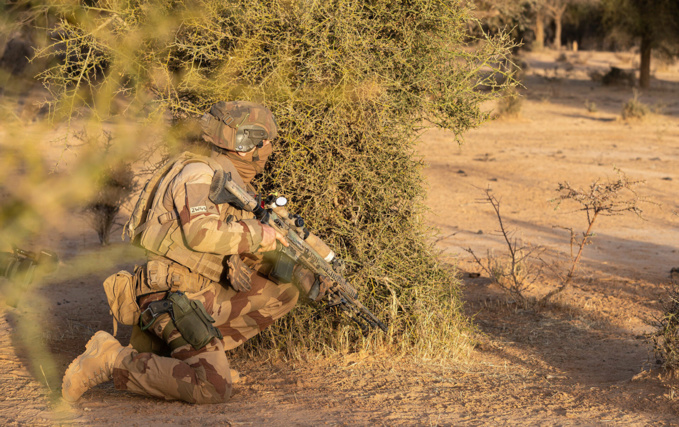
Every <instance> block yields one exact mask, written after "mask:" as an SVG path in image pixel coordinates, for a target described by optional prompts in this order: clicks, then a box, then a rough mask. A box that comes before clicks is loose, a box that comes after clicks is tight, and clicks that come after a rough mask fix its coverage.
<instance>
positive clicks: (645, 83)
mask: <svg viewBox="0 0 679 427" xmlns="http://www.w3.org/2000/svg"><path fill="white" fill-rule="evenodd" d="M650 85H651V40H650V39H649V38H648V37H647V36H643V37H642V38H641V64H640V65H639V87H640V88H642V89H648V87H649V86H650Z"/></svg>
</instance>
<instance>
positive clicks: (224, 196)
mask: <svg viewBox="0 0 679 427" xmlns="http://www.w3.org/2000/svg"><path fill="white" fill-rule="evenodd" d="M210 195H211V199H212V200H213V201H214V200H215V199H217V200H219V201H220V202H231V203H235V204H237V205H238V206H239V207H240V208H242V209H243V210H246V211H249V212H252V213H254V214H255V216H256V217H257V218H258V219H259V220H260V221H261V222H262V223H263V224H267V225H269V226H271V227H273V228H274V229H275V230H276V231H278V232H279V233H281V234H282V235H283V236H285V238H286V239H287V240H288V242H289V244H290V246H288V247H285V246H283V245H282V244H280V242H278V244H277V248H276V252H275V254H274V256H275V257H276V262H275V263H274V271H272V275H273V276H274V277H277V278H279V279H281V280H283V281H290V280H291V278H292V269H293V268H294V266H295V264H301V265H302V266H304V267H305V268H307V269H308V270H310V271H312V272H313V273H314V274H316V275H318V276H324V277H326V278H328V279H329V280H330V281H332V283H333V284H332V286H331V287H330V289H329V290H328V294H327V297H326V298H325V300H326V302H327V303H328V305H330V306H337V307H339V308H340V309H341V310H342V311H343V312H344V313H345V314H347V315H348V316H349V317H350V318H351V319H352V320H353V321H355V322H356V323H358V324H359V325H360V327H361V330H362V331H363V332H364V333H365V332H367V331H368V330H369V329H375V328H380V329H381V330H382V331H384V332H387V326H386V325H385V324H384V323H382V322H381V321H380V320H379V319H378V318H377V317H376V316H375V315H374V314H373V313H372V312H370V310H368V309H367V308H366V307H365V306H364V305H363V304H361V302H360V301H359V300H358V292H357V291H356V289H354V287H353V286H351V285H350V284H349V283H348V282H347V281H346V279H344V277H343V276H342V275H341V274H340V273H338V271H337V270H340V268H341V267H340V266H341V265H342V262H341V260H340V259H339V258H337V257H336V256H335V253H334V252H333V251H332V250H331V249H330V248H329V247H328V246H327V245H326V244H325V243H324V242H323V241H322V240H321V239H320V238H319V237H318V236H316V235H314V234H312V233H310V232H309V230H308V229H307V228H306V227H305V226H304V220H303V219H302V218H300V217H299V215H292V214H290V213H289V212H288V211H287V209H286V208H285V205H286V203H287V200H286V199H285V198H284V197H274V196H270V197H268V198H267V199H266V200H265V201H264V202H262V200H261V199H260V198H259V197H257V198H255V197H253V196H252V195H250V193H248V192H247V191H246V190H245V189H243V188H242V187H240V186H239V185H238V184H236V183H235V182H234V181H233V180H232V179H231V173H225V172H223V171H217V172H216V173H215V177H214V179H213V181H212V185H211V188H210ZM309 296H310V297H311V298H314V297H315V295H311V294H310V295H309Z"/></svg>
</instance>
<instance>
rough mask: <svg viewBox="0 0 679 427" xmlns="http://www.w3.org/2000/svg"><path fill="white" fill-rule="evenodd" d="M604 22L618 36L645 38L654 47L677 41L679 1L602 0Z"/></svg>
mask: <svg viewBox="0 0 679 427" xmlns="http://www.w3.org/2000/svg"><path fill="white" fill-rule="evenodd" d="M602 3H603V9H604V23H605V24H606V25H607V26H608V27H609V28H610V29H611V30H613V31H615V32H616V35H617V36H618V37H624V36H625V35H627V36H631V37H635V38H636V37H640V38H647V39H648V40H649V41H651V42H652V43H653V47H660V46H661V45H664V46H666V47H669V46H668V45H667V44H665V43H666V42H670V43H673V44H675V45H676V44H677V43H679V4H678V3H677V2H676V1H675V0H654V1H647V0H603V1H602Z"/></svg>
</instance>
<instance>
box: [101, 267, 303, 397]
mask: <svg viewBox="0 0 679 427" xmlns="http://www.w3.org/2000/svg"><path fill="white" fill-rule="evenodd" d="M260 271H261V269H260ZM260 271H256V270H255V271H253V273H252V276H251V281H250V283H251V285H252V288H251V289H250V290H249V291H247V292H236V291H235V290H233V289H231V288H230V287H225V286H224V285H221V284H219V283H216V282H210V281H208V282H206V284H205V285H204V286H203V287H202V288H203V289H202V290H201V291H199V292H197V293H195V294H187V296H188V297H189V298H190V299H193V300H199V301H200V302H202V303H203V305H204V306H205V309H206V310H207V312H208V313H209V314H210V315H211V316H212V317H213V318H214V319H215V326H217V327H218V329H219V330H220V332H221V333H222V335H223V338H222V339H218V338H213V339H212V341H211V342H210V343H209V344H208V345H207V346H205V347H203V348H201V349H198V350H196V349H194V348H193V347H192V346H191V345H190V344H186V341H184V340H183V339H181V335H180V334H179V331H177V329H176V328H175V327H174V324H173V322H172V320H171V319H170V316H169V315H168V314H163V315H161V316H159V317H158V318H157V319H156V321H155V322H154V324H153V326H152V327H151V328H150V329H149V330H147V331H146V333H148V332H149V331H153V334H155V335H156V336H158V337H160V338H161V339H163V341H165V342H166V343H167V344H168V345H169V346H170V348H171V349H172V350H171V354H170V357H163V356H160V355H158V354H154V353H139V352H137V351H135V350H133V349H132V348H126V349H125V350H124V351H123V352H122V353H121V354H120V355H119V356H118V358H117V360H116V362H115V363H114V369H113V380H114V383H115V387H116V388H117V389H119V390H128V391H130V392H133V393H137V394H142V395H146V396H154V397H159V398H163V399H166V400H183V401H185V402H189V403H221V402H225V401H226V400H228V399H229V397H230V395H231V389H232V379H231V374H230V368H229V361H228V360H227V357H226V354H225V353H224V352H225V350H231V349H233V348H236V347H238V346H239V345H241V344H243V343H244V342H245V341H247V340H248V339H250V338H252V337H254V336H255V335H257V334H258V333H259V332H261V331H262V330H264V329H265V328H267V327H268V326H270V325H271V324H272V323H273V322H274V321H275V320H276V319H278V318H280V317H282V316H283V315H285V314H286V313H288V312H289V311H290V310H291V309H292V308H293V307H294V305H295V304H296V303H297V298H298V296H299V291H298V290H297V288H296V287H295V286H294V285H292V284H290V283H287V284H277V283H275V282H273V281H271V280H269V279H268V278H267V277H266V275H265V274H263V273H261V272H260ZM164 296H165V293H162V294H151V295H148V296H145V297H142V298H141V299H140V305H141V306H142V309H143V308H144V307H145V306H147V305H148V304H149V303H150V302H152V301H155V300H158V299H161V298H163V297H164ZM176 343H180V344H179V345H177V344H176Z"/></svg>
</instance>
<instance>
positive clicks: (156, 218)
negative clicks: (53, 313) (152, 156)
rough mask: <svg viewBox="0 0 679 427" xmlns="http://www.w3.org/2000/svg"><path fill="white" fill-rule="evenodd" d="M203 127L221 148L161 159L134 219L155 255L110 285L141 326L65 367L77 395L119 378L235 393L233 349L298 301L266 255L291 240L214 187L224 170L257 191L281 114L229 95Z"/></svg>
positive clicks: (196, 397)
mask: <svg viewBox="0 0 679 427" xmlns="http://www.w3.org/2000/svg"><path fill="white" fill-rule="evenodd" d="M201 126H202V129H203V138H204V139H205V140H207V141H208V142H210V143H211V147H212V154H211V156H210V157H206V156H199V155H195V154H191V153H184V154H182V155H180V156H179V157H178V158H177V159H175V160H174V161H171V162H170V163H168V164H167V165H165V166H164V167H162V168H161V169H160V170H159V171H158V172H157V173H156V174H155V175H154V177H152V178H151V179H150V180H149V182H148V183H147V185H146V187H145V188H144V190H143V191H142V194H141V195H140V200H139V201H138V202H137V206H136V207H135V210H134V212H133V214H132V218H131V219H130V222H129V223H128V226H127V227H126V228H127V229H128V232H129V233H130V234H131V237H132V240H133V242H134V243H136V244H138V245H141V246H142V247H144V248H145V249H146V250H147V251H148V254H149V259H148V262H147V263H146V264H145V265H144V266H142V267H138V268H137V269H136V270H135V273H134V275H133V276H132V275H130V274H129V273H127V272H124V271H123V272H119V273H118V274H117V275H113V276H111V277H110V278H109V279H107V281H106V282H105V284H104V286H105V288H106V292H107V296H108V299H109V304H110V305H111V309H112V312H113V314H114V317H116V319H118V320H121V319H123V320H121V321H122V322H123V323H126V324H134V325H135V326H134V329H133V334H132V340H131V346H128V347H123V346H122V345H121V344H120V343H119V342H118V340H116V339H115V338H114V337H113V336H112V335H110V334H108V333H106V332H104V331H99V332H97V333H96V334H95V335H94V336H93V337H92V338H91V339H90V341H89V342H88V343H87V346H86V350H85V352H84V353H83V354H81V355H80V356H79V357H78V358H76V359H75V360H74V361H73V362H72V363H71V365H70V366H69V367H68V369H67V370H66V373H65V374H64V379H63V386H62V394H63V397H64V399H66V400H67V401H70V402H74V401H76V400H78V399H79V398H80V396H82V394H83V393H84V392H85V391H87V390H88V389H90V388H91V387H93V386H95V385H97V384H100V383H103V382H105V381H109V380H110V379H113V381H114V383H115V387H116V388H117V389H119V390H129V391H131V392H133V393H138V394H142V395H147V396H155V397H159V398H164V399H167V400H183V401H186V402H191V403H219V402H225V401H226V400H228V398H229V396H230V395H231V388H232V384H233V381H234V380H235V378H234V372H235V371H231V370H230V368H229V362H228V360H227V358H226V354H225V351H226V350H231V349H233V348H235V347H237V346H239V345H241V344H243V343H244V342H245V341H246V340H248V339H249V338H252V337H253V336H255V335H257V334H258V333H259V332H260V331H262V330H264V329H265V328H266V327H268V326H269V325H271V324H272V323H273V322H274V321H275V320H276V319H278V318H280V317H282V316H283V315H285V314H286V313H287V312H289V311H290V310H291V309H292V307H293V306H294V305H295V303H296V302H297V298H298V296H299V292H298V290H297V288H296V287H295V286H294V285H293V284H291V283H278V282H276V281H274V280H272V279H270V278H269V272H270V270H271V268H272V266H271V265H270V263H269V262H267V261H266V260H265V259H264V258H263V256H262V254H263V253H264V252H268V251H272V250H274V249H275V248H276V245H277V242H278V243H280V244H282V245H286V246H287V244H288V243H287V241H286V239H285V238H284V237H283V236H282V235H281V234H279V233H277V232H276V231H275V230H274V229H273V228H271V227H270V226H268V225H265V224H262V223H261V222H259V221H258V220H257V219H255V218H254V216H253V215H252V214H251V213H250V212H247V211H244V210H242V209H239V207H238V204H237V203H236V202H235V201H224V200H219V198H216V197H214V195H215V189H214V188H212V189H211V184H212V182H213V177H214V175H215V173H216V171H223V172H226V173H231V176H232V179H234V180H235V181H236V182H237V183H238V184H239V185H241V186H242V187H247V188H249V189H250V190H252V186H251V185H249V184H250V181H251V180H252V179H253V178H254V176H255V175H256V174H258V173H260V172H262V170H263V169H264V165H265V163H266V161H267V159H268V157H269V156H270V154H271V153H272V146H271V141H273V139H274V138H275V137H276V135H277V125H276V122H275V119H274V116H273V115H272V114H271V112H270V111H269V109H268V108H266V107H264V106H262V105H258V104H253V103H249V102H241V101H237V102H219V103H217V104H215V105H213V106H212V108H211V109H210V112H209V113H208V114H205V115H204V116H203V118H202V119H201ZM220 173H221V172H220ZM294 277H295V278H296V282H297V283H296V284H297V285H299V286H301V287H302V288H303V289H304V290H305V291H307V292H308V291H309V290H310V288H311V286H313V285H314V284H315V286H318V283H319V280H318V279H319V278H318V277H315V276H314V274H312V273H311V272H309V271H308V270H305V269H303V268H301V267H299V266H297V267H295V274H294ZM320 279H321V283H323V282H324V279H323V278H320ZM322 287H323V288H325V286H322ZM314 294H316V292H314ZM130 295H131V296H130ZM321 296H322V295H318V296H317V297H316V298H320V297H321ZM125 318H129V319H131V320H130V321H129V322H125V321H124V319H125ZM235 376H237V374H235Z"/></svg>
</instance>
